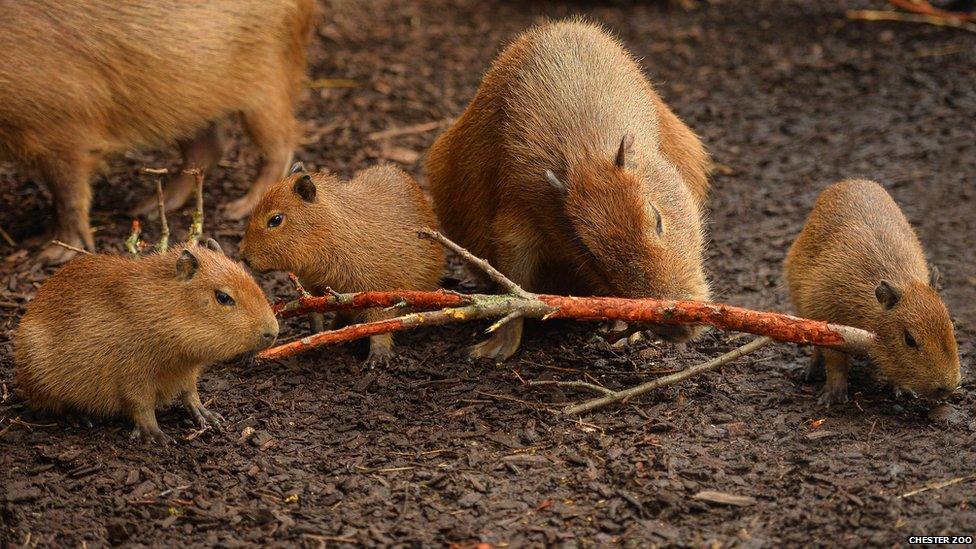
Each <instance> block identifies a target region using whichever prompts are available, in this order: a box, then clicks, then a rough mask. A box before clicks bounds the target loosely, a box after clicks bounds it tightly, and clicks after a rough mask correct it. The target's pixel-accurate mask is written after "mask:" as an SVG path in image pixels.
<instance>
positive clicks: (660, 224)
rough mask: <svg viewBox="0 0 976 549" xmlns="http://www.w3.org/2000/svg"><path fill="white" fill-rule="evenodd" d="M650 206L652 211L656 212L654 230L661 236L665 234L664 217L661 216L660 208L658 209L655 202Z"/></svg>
mask: <svg viewBox="0 0 976 549" xmlns="http://www.w3.org/2000/svg"><path fill="white" fill-rule="evenodd" d="M650 206H651V211H652V212H654V232H655V233H657V235H658V236H661V235H662V234H664V218H663V217H661V212H660V210H658V209H657V207H655V206H654V204H651V205H650Z"/></svg>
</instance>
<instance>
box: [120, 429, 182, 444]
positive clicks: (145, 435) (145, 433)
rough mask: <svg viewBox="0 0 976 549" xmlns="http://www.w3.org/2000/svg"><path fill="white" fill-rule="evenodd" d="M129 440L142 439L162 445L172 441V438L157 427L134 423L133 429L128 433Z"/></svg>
mask: <svg viewBox="0 0 976 549" xmlns="http://www.w3.org/2000/svg"><path fill="white" fill-rule="evenodd" d="M129 440H143V441H145V442H148V443H151V444H163V445H165V444H172V443H173V439H172V438H170V437H169V435H167V434H166V433H164V432H162V431H161V430H160V429H159V427H152V426H148V425H136V427H135V429H133V430H132V434H131V435H129Z"/></svg>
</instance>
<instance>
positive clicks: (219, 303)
mask: <svg viewBox="0 0 976 549" xmlns="http://www.w3.org/2000/svg"><path fill="white" fill-rule="evenodd" d="M172 269H173V270H172V271H170V273H172V274H171V275H170V276H173V277H174V278H175V279H176V288H177V293H176V295H174V296H172V299H173V301H174V302H173V303H172V305H173V307H172V308H171V309H167V310H169V311H172V313H171V314H173V315H174V316H176V317H177V318H176V324H177V325H178V326H179V329H180V331H181V332H182V333H180V334H178V335H179V341H180V342H181V343H180V344H181V345H182V347H183V349H181V350H182V351H183V352H184V353H185V354H187V355H189V356H191V357H195V358H208V359H212V360H227V359H230V358H233V357H235V356H238V355H241V354H245V353H248V352H251V351H256V350H260V349H264V348H267V347H269V346H270V345H271V344H272V343H274V341H275V339H276V338H277V337H278V320H277V319H276V318H275V316H274V313H273V312H272V310H271V306H270V305H269V304H268V300H267V298H266V297H265V295H264V292H262V291H261V288H260V287H259V286H258V285H257V283H256V282H255V281H254V279H253V278H252V277H251V276H250V275H249V274H248V272H247V271H246V270H245V269H244V268H243V267H242V266H241V265H240V264H238V263H236V262H234V261H232V260H230V259H229V258H228V257H227V256H225V255H224V253H223V251H221V249H220V246H219V245H218V244H217V242H216V241H215V240H213V239H208V240H207V241H206V242H205V243H204V245H201V246H185V247H183V248H182V249H181V250H179V254H178V255H177V258H176V262H175V265H173V267H172ZM174 335H177V334H174Z"/></svg>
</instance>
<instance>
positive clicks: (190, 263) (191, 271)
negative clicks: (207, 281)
mask: <svg viewBox="0 0 976 549" xmlns="http://www.w3.org/2000/svg"><path fill="white" fill-rule="evenodd" d="M199 267H200V262H199V261H197V256H195V255H193V254H192V253H190V250H183V253H181V254H180V257H179V258H178V259H177V260H176V279H177V280H182V281H183V282H186V281H188V280H190V279H191V278H193V275H195V274H197V269H198V268H199Z"/></svg>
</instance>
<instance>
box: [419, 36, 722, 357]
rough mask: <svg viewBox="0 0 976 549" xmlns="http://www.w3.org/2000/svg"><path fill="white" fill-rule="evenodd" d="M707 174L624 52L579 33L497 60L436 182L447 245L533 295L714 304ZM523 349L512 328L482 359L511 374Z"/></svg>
mask: <svg viewBox="0 0 976 549" xmlns="http://www.w3.org/2000/svg"><path fill="white" fill-rule="evenodd" d="M708 164H709V159H708V156H707V154H706V153H705V151H704V149H703V148H702V145H701V143H700V142H699V140H698V138H697V137H696V136H695V134H694V133H692V131H691V130H690V129H689V128H688V127H687V126H686V125H685V124H683V123H682V122H681V121H680V120H679V119H678V118H677V116H675V115H674V113H672V112H671V111H670V110H669V109H668V107H667V106H666V105H665V104H664V102H663V101H662V100H661V98H660V97H659V96H658V95H657V93H656V92H655V91H654V89H653V88H652V87H651V84H650V83H649V82H648V81H647V79H646V78H645V77H644V75H643V74H642V72H641V69H640V67H639V66H638V65H637V63H636V62H635V61H634V59H633V57H631V55H630V54H629V53H628V52H627V51H625V50H624V48H623V47H622V45H621V44H620V42H619V41H617V40H616V39H615V38H613V37H611V36H610V35H609V34H608V33H607V32H606V31H604V30H603V29H602V28H600V27H598V26H596V25H593V24H590V23H586V22H582V21H577V20H573V21H564V22H559V23H552V24H547V25H543V26H540V27H536V28H533V29H531V30H529V31H527V32H525V33H524V34H522V35H521V36H520V37H518V38H517V39H516V40H515V42H514V43H512V44H511V45H510V46H509V47H508V48H507V49H505V51H503V52H502V53H501V54H500V55H499V56H498V58H496V59H495V61H494V62H493V63H492V65H491V67H490V68H489V69H488V72H487V73H486V74H485V77H484V80H483V81H482V84H481V87H480V88H479V90H478V93H477V95H476V96H475V98H474V100H473V101H472V102H471V104H470V105H468V107H467V109H466V110H465V111H464V113H463V114H462V115H461V116H460V118H459V119H458V120H457V122H456V123H455V124H454V125H453V126H452V127H451V128H450V129H448V130H447V131H446V132H445V133H444V134H443V135H441V136H440V137H439V138H438V139H437V141H436V142H435V143H434V146H433V148H432V149H431V151H430V153H429V156H428V158H427V173H428V178H429V181H430V191H431V195H432V197H433V199H434V209H435V211H436V212H437V215H438V218H439V220H440V223H441V227H442V228H443V230H444V232H445V233H446V234H447V235H448V236H449V237H450V238H451V239H453V240H455V241H457V242H458V243H460V244H461V245H463V246H465V247H466V248H468V249H469V250H470V251H471V252H473V253H474V254H475V255H478V256H480V257H484V258H487V259H488V260H489V262H491V263H492V264H493V265H494V266H495V267H497V268H498V269H499V270H501V271H502V272H503V273H505V274H506V275H507V276H508V277H509V278H511V279H512V280H514V281H515V282H517V283H518V284H520V285H522V286H523V287H524V288H526V289H529V290H533V291H547V292H559V293H573V294H576V295H579V294H584V295H593V294H596V295H616V296H626V297H648V296H653V297H662V298H680V299H707V298H708V296H709V289H708V284H707V282H706V280H705V275H704V272H703V270H702V248H703V240H704V238H703V232H702V221H701V213H702V212H701V210H702V206H703V203H704V201H705V198H706V196H707V193H708V178H707V166H708ZM655 331H657V332H658V333H659V334H661V335H662V336H666V337H669V338H671V339H674V340H682V339H687V338H690V337H693V336H694V335H695V334H697V332H698V330H697V329H693V328H688V327H673V326H670V327H669V326H659V327H656V328H655ZM521 335H522V322H521V320H515V321H512V322H509V323H508V324H506V325H505V327H503V328H502V329H500V330H498V331H497V332H496V334H495V336H493V337H492V339H490V340H488V341H486V342H484V343H482V344H480V345H478V346H476V347H475V348H474V349H473V351H472V355H473V356H475V357H487V358H494V359H496V360H504V359H506V358H507V357H509V356H511V355H512V354H513V353H514V352H515V351H516V350H517V349H518V346H519V342H520V340H521Z"/></svg>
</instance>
